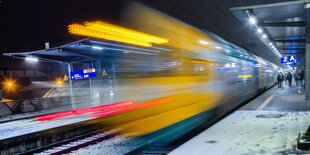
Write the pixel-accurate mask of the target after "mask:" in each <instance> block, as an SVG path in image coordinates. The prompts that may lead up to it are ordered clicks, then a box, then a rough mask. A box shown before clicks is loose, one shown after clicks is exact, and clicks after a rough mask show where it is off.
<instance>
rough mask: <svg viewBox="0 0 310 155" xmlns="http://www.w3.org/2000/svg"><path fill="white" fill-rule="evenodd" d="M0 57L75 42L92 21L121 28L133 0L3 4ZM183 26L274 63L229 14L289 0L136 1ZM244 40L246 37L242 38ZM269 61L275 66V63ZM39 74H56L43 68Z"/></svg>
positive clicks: (8, 62) (8, 61)
mask: <svg viewBox="0 0 310 155" xmlns="http://www.w3.org/2000/svg"><path fill="white" fill-rule="evenodd" d="M0 1H1V3H0V19H1V24H0V34H1V40H0V53H1V54H2V53H5V52H28V51H33V50H39V49H43V48H44V43H45V42H50V47H55V46H59V45H63V44H66V43H69V42H73V41H76V40H79V39H82V38H81V37H78V36H74V35H71V34H69V33H68V31H67V26H68V25H69V24H72V23H82V22H84V21H90V20H102V21H107V22H110V23H114V24H118V23H119V22H118V21H119V17H120V15H121V14H122V10H123V8H124V7H125V6H126V4H127V2H130V1H133V0H0ZM136 1H139V2H142V3H144V4H147V5H150V6H151V7H154V8H155V9H159V10H161V11H162V12H165V13H167V14H169V15H171V16H173V17H177V18H178V19H180V20H181V21H184V22H186V23H189V24H192V25H195V26H199V27H201V28H203V29H206V30H208V31H210V32H213V33H215V34H218V35H219V36H221V37H223V38H224V39H226V40H229V41H231V42H233V43H235V44H236V45H239V46H241V47H243V48H245V49H247V50H248V51H249V52H252V53H254V54H257V55H258V56H261V57H263V58H266V59H268V60H271V59H272V58H275V55H274V54H272V52H270V50H269V49H268V48H267V46H266V45H264V44H263V43H262V42H261V41H259V40H258V38H257V37H256V36H255V35H254V34H253V32H251V31H250V30H249V29H248V28H246V27H245V26H244V25H243V24H242V23H241V22H240V21H238V19H237V18H236V17H234V16H233V15H232V13H231V12H230V11H229V8H231V7H237V6H246V5H259V4H265V3H276V2H277V3H278V2H285V1H288V0H268V1H266V0H136ZM240 34H242V35H240ZM271 61H274V63H275V60H274V59H272V60H271ZM27 67H34V66H28V65H27V64H25V63H24V61H20V60H16V59H13V58H9V57H4V56H0V69H3V68H15V69H18V68H27ZM36 67H37V68H40V67H41V68H57V67H55V66H53V65H50V64H47V63H41V65H40V66H36Z"/></svg>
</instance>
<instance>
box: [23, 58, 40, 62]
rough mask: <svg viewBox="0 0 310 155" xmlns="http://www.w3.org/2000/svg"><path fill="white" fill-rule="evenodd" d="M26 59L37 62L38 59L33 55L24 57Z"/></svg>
mask: <svg viewBox="0 0 310 155" xmlns="http://www.w3.org/2000/svg"><path fill="white" fill-rule="evenodd" d="M26 61H34V62H37V61H39V59H38V58H35V57H26Z"/></svg>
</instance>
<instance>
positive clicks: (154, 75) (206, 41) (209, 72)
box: [45, 3, 280, 145]
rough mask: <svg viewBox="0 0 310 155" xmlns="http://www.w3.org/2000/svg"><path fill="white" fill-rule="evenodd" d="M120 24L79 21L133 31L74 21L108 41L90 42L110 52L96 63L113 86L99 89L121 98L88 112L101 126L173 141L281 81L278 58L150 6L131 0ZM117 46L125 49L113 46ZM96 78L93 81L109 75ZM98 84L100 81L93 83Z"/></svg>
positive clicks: (163, 141)
mask: <svg viewBox="0 0 310 155" xmlns="http://www.w3.org/2000/svg"><path fill="white" fill-rule="evenodd" d="M92 24H93V25H92ZM119 25H121V27H120V26H114V25H112V24H107V23H104V22H87V23H85V25H84V27H83V25H74V26H76V28H79V29H83V28H89V27H91V26H93V27H91V28H92V29H91V32H95V30H96V29H97V30H98V31H100V30H103V29H105V28H111V29H112V30H111V31H109V32H111V33H112V32H116V31H117V32H119V33H126V34H127V35H128V34H130V35H131V36H129V37H128V36H127V38H126V37H124V36H123V37H118V36H120V34H114V35H115V36H113V35H112V34H111V35H109V36H103V38H102V35H101V36H100V35H99V36H96V35H95V33H92V34H86V33H84V32H86V31H83V30H75V27H74V26H69V32H70V33H72V34H78V35H82V36H87V37H93V38H97V39H108V41H107V40H106V41H104V40H101V42H100V41H94V40H92V41H90V42H91V43H93V44H96V46H99V45H100V44H101V45H102V47H95V48H96V49H97V50H103V51H104V50H106V51H107V52H105V53H106V54H105V53H104V52H102V53H103V54H102V55H100V56H98V57H99V59H102V62H101V63H100V64H99V63H97V64H99V66H96V70H99V69H97V68H101V70H102V68H104V75H106V76H105V77H104V80H105V81H106V84H107V85H109V86H105V88H104V89H98V93H99V94H100V93H102V94H105V95H106V94H108V96H110V98H113V102H114V103H113V102H112V100H109V101H108V103H107V104H105V108H107V109H109V108H110V109H112V110H111V111H109V110H107V109H104V110H102V109H101V110H100V108H99V110H97V111H96V112H93V113H91V114H89V116H90V117H92V118H100V123H101V124H105V125H106V126H107V127H113V128H115V129H117V130H118V131H119V132H120V133H123V134H124V135H126V138H127V139H132V138H135V137H141V136H142V137H144V138H145V137H148V136H149V137H153V138H154V137H156V138H155V139H157V140H154V141H152V142H157V143H162V144H163V145H164V144H167V143H170V142H173V141H174V140H177V139H179V138H180V137H182V136H184V135H186V134H188V133H190V132H191V131H192V130H194V129H195V128H197V127H199V126H201V125H203V124H205V123H206V122H208V121H210V120H212V119H214V118H216V117H218V116H222V115H224V114H226V113H227V112H230V111H231V110H233V109H234V108H236V107H238V106H240V104H242V103H244V102H245V101H247V100H249V99H251V98H253V97H255V96H256V95H258V94H259V93H261V92H262V91H264V90H266V89H268V88H270V87H272V86H273V85H274V84H275V83H276V74H277V72H278V71H279V70H280V68H279V67H278V66H276V65H275V64H273V63H271V62H268V61H267V60H264V59H263V58H260V57H258V56H256V55H254V54H251V53H249V52H247V51H246V50H244V49H242V48H240V47H238V46H236V45H234V44H233V43H230V42H229V41H226V40H224V39H223V38H221V37H219V36H217V35H215V34H213V33H210V32H208V31H205V30H202V29H198V28H195V27H193V26H190V25H188V24H185V23H183V22H181V21H179V20H176V19H174V18H172V17H169V16H167V15H165V14H162V13H160V12H158V11H156V10H153V9H151V8H148V7H146V6H144V5H141V4H137V3H133V4H131V5H129V6H128V7H127V8H126V11H124V15H123V16H122V22H121V23H119ZM100 26H101V27H100ZM128 29H134V30H135V31H126V30H128ZM89 32H90V30H89ZM134 32H136V33H135V34H133V33H134ZM140 32H141V33H140ZM142 32H143V34H148V35H146V36H145V39H142V41H143V40H147V39H150V40H152V39H153V40H156V39H159V40H160V39H162V42H160V41H159V42H158V43H156V41H154V42H155V43H154V42H152V41H150V42H151V43H149V44H145V45H143V42H142V43H141V42H139V41H138V40H137V39H136V38H135V36H140V39H141V37H142V36H143V34H142ZM152 36H157V38H156V37H154V38H152ZM109 37H111V38H109ZM124 38H125V39H124ZM128 38H129V39H128ZM111 40H114V41H111ZM115 40H116V41H115ZM118 41H119V42H122V43H119V44H118V43H117V42H118ZM107 42H108V43H107ZM111 42H112V43H111ZM89 46H92V45H89ZM110 46H113V47H119V49H118V50H115V49H114V50H111V48H110ZM107 47H109V48H107ZM109 50H111V51H109ZM111 53H113V54H111ZM101 70H100V71H101ZM97 74H98V75H103V73H102V72H98V73H97ZM110 75H111V76H110ZM93 80H94V81H93V82H92V83H97V82H102V81H104V80H103V79H100V80H99V81H96V79H93ZM81 81H83V80H80V82H81ZM74 82H78V81H74ZM96 86H98V87H100V85H93V87H96ZM92 93H96V92H92ZM103 100H108V97H105V98H103ZM111 103H112V104H111ZM109 105H111V106H110V107H109ZM114 105H117V106H114ZM113 106H114V107H113ZM101 108H102V107H101ZM94 109H95V108H92V110H94ZM117 111H118V112H117ZM107 112H109V113H107ZM45 118H46V116H45ZM146 139H148V138H146ZM145 142H146V143H147V142H150V141H148V140H145Z"/></svg>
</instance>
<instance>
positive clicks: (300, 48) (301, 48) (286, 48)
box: [279, 47, 305, 50]
mask: <svg viewBox="0 0 310 155" xmlns="http://www.w3.org/2000/svg"><path fill="white" fill-rule="evenodd" d="M279 50H305V48H304V47H297V48H288V47H284V48H279Z"/></svg>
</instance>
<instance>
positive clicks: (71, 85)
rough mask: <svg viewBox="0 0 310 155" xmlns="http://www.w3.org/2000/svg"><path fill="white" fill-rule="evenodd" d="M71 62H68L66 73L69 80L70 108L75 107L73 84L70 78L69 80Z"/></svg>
mask: <svg viewBox="0 0 310 155" xmlns="http://www.w3.org/2000/svg"><path fill="white" fill-rule="evenodd" d="M72 69H73V68H72V63H68V75H69V82H70V96H71V106H72V109H73V110H74V109H76V105H75V102H74V94H73V84H72V80H71V74H70V73H71V71H72Z"/></svg>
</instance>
